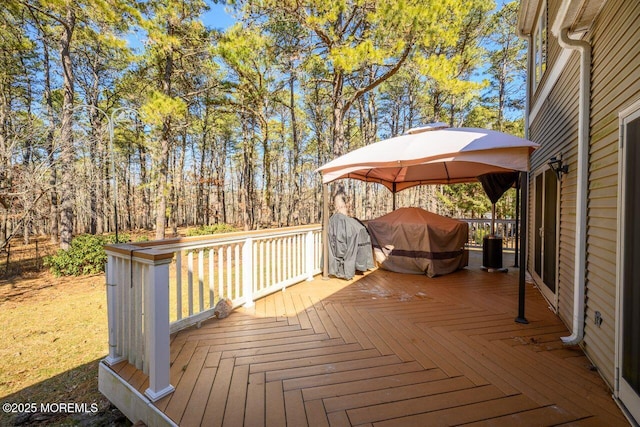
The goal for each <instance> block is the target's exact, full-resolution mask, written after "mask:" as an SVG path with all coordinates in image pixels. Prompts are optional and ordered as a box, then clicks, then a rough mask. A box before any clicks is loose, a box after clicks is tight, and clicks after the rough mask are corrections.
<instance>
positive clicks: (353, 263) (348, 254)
mask: <svg viewBox="0 0 640 427" xmlns="http://www.w3.org/2000/svg"><path fill="white" fill-rule="evenodd" d="M327 234H328V238H329V239H328V240H329V257H328V258H329V274H330V275H332V276H336V277H339V278H341V279H352V278H353V276H355V274H356V271H367V270H369V269H372V268H374V264H373V254H372V252H371V239H370V237H369V233H368V232H367V229H366V228H365V226H364V225H363V224H362V223H361V222H360V221H358V220H357V219H355V218H351V217H348V216H346V215H343V214H341V213H336V214H334V215H332V216H331V218H329V229H328V233H327Z"/></svg>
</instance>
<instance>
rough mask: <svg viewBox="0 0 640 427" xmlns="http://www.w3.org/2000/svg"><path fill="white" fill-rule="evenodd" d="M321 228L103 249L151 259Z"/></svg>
mask: <svg viewBox="0 0 640 427" xmlns="http://www.w3.org/2000/svg"><path fill="white" fill-rule="evenodd" d="M321 228H322V226H321V225H320V224H310V225H300V226H294V227H282V228H268V229H263V230H252V231H234V232H231V233H220V234H208V235H203V236H187V237H176V238H170V239H164V240H154V241H149V242H135V243H121V244H113V245H106V246H105V249H106V250H107V251H110V252H115V253H121V254H127V255H130V254H131V251H133V253H134V255H135V256H136V257H138V256H139V257H141V258H147V259H152V258H149V257H152V256H158V255H159V254H166V255H169V254H171V253H173V252H174V251H175V250H176V249H198V248H203V247H207V246H210V245H214V244H218V245H219V244H224V243H235V242H241V241H243V240H246V239H248V238H252V239H261V238H273V237H281V236H286V235H289V234H292V235H293V234H297V233H300V232H305V231H317V230H320V229H321Z"/></svg>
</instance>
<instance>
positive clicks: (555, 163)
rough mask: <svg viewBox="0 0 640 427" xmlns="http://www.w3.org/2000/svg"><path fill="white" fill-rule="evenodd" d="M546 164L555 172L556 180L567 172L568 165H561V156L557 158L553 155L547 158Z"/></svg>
mask: <svg viewBox="0 0 640 427" xmlns="http://www.w3.org/2000/svg"><path fill="white" fill-rule="evenodd" d="M547 164H548V165H549V167H550V168H551V169H552V170H553V171H554V172H555V173H556V176H557V177H558V181H560V179H561V178H562V174H563V173H567V172H569V165H563V164H562V158H557V157H556V156H553V157H551V158H550V159H549V161H548V162H547Z"/></svg>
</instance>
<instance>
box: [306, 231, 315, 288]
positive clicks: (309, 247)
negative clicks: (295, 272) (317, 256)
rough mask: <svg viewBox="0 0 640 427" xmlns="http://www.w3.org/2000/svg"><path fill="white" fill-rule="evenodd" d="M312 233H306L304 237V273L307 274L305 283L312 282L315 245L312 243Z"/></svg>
mask: <svg viewBox="0 0 640 427" xmlns="http://www.w3.org/2000/svg"><path fill="white" fill-rule="evenodd" d="M313 240H314V239H313V231H308V232H307V234H306V236H305V257H306V259H305V269H306V271H305V273H307V282H311V281H312V280H313V265H314V252H315V250H314V249H315V245H314V241H313Z"/></svg>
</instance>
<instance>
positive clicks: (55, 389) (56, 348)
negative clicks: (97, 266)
mask: <svg viewBox="0 0 640 427" xmlns="http://www.w3.org/2000/svg"><path fill="white" fill-rule="evenodd" d="M106 309H107V305H106V290H105V279H104V275H103V274H100V275H93V276H85V277H63V278H55V277H53V276H52V275H51V274H49V273H48V272H45V271H39V272H35V271H31V272H23V273H22V274H21V275H20V276H15V277H13V278H10V279H5V280H2V281H0V325H2V328H3V331H2V333H1V334H0V404H5V403H14V404H25V403H35V404H36V406H37V407H38V408H39V406H40V405H41V404H47V403H59V402H69V403H80V404H82V403H84V404H87V405H88V406H90V405H92V404H95V406H94V408H97V410H98V413H95V414H92V413H89V414H65V413H55V414H36V415H34V414H26V415H19V414H17V413H6V412H5V411H4V410H2V411H0V425H14V424H19V423H22V424H23V425H33V424H47V425H49V424H55V425H78V424H83V425H130V423H129V422H128V421H127V420H126V419H125V418H124V417H123V416H122V414H120V413H119V411H117V410H115V409H114V408H113V407H112V406H111V404H110V403H109V401H108V400H107V399H106V398H104V396H102V394H101V393H100V392H99V391H98V363H99V361H100V360H101V359H102V358H103V357H105V356H106V354H107V351H108V348H107V343H108V340H107V314H106ZM29 415H30V417H29Z"/></svg>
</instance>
